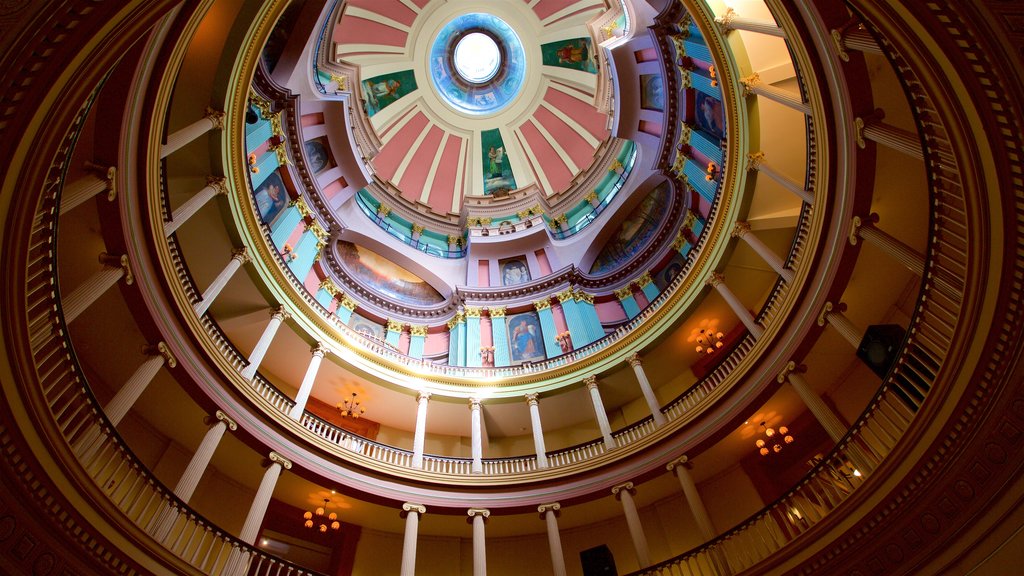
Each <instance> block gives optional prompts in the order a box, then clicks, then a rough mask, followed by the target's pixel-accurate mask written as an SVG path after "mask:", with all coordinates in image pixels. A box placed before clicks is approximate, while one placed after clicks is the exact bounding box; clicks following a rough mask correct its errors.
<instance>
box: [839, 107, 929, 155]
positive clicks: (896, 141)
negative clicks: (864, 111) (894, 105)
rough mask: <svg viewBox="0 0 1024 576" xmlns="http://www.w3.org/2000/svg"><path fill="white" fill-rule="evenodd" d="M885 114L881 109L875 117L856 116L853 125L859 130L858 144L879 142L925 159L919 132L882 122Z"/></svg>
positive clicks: (861, 145) (863, 145)
mask: <svg viewBox="0 0 1024 576" xmlns="http://www.w3.org/2000/svg"><path fill="white" fill-rule="evenodd" d="M883 116H884V114H882V112H881V111H880V110H879V111H877V113H876V116H875V117H874V118H855V119H854V121H853V127H854V128H855V129H856V131H857V146H858V147H860V148H865V147H866V146H867V140H871V141H873V142H877V143H879V144H881V145H882V146H885V147H886V148H889V149H891V150H895V151H897V152H902V153H903V154H906V155H907V156H910V157H911V158H916V159H918V160H924V150H923V149H922V148H921V139H920V138H919V137H918V135H917V134H915V133H913V132H910V131H908V130H904V129H902V128H897V127H895V126H891V125H889V124H886V123H885V122H882V120H881V118H882V117H883Z"/></svg>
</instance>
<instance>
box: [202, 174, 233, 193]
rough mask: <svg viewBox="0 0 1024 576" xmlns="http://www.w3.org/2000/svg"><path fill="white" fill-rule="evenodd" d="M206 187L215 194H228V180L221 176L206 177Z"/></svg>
mask: <svg viewBox="0 0 1024 576" xmlns="http://www.w3.org/2000/svg"><path fill="white" fill-rule="evenodd" d="M206 185H207V186H209V187H210V188H213V189H214V191H215V193H217V194H227V193H228V179H227V178H225V177H223V176H207V177H206Z"/></svg>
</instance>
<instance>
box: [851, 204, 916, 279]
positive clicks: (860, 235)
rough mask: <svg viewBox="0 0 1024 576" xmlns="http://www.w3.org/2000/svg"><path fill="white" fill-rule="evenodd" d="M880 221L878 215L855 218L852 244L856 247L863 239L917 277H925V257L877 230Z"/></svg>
mask: <svg viewBox="0 0 1024 576" xmlns="http://www.w3.org/2000/svg"><path fill="white" fill-rule="evenodd" d="M877 219H878V215H877V214H872V215H871V216H868V217H866V218H861V217H860V216H854V217H853V222H852V229H851V230H850V244H853V245H856V244H857V243H858V242H859V240H861V239H863V240H865V241H867V242H868V243H869V244H872V245H874V246H876V247H877V248H879V249H880V250H881V251H882V252H885V253H886V254H887V255H888V256H889V257H891V258H892V259H893V260H896V261H897V262H899V263H900V264H902V265H903V266H904V267H905V268H906V269H907V270H910V271H911V272H913V273H914V274H915V275H917V276H924V256H922V255H920V254H918V252H917V251H916V250H914V249H913V248H911V247H910V246H907V245H906V244H904V243H903V242H900V241H899V240H897V239H895V238H893V237H892V236H890V235H888V234H886V233H885V232H882V231H881V230H879V229H878V228H875V227H874V226H873V225H872V224H874V223H875V222H876V221H877Z"/></svg>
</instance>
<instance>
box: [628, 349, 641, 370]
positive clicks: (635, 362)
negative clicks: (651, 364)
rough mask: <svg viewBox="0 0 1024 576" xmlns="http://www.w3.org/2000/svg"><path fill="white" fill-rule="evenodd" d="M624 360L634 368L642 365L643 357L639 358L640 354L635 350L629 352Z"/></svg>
mask: <svg viewBox="0 0 1024 576" xmlns="http://www.w3.org/2000/svg"><path fill="white" fill-rule="evenodd" d="M626 362H629V365H630V366H632V367H633V368H636V367H637V366H643V364H644V362H643V359H642V358H640V354H639V353H637V352H633V353H632V354H630V355H629V358H626Z"/></svg>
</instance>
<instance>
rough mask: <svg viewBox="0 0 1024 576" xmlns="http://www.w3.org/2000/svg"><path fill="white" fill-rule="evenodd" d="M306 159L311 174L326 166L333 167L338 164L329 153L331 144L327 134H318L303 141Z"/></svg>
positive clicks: (325, 168)
mask: <svg viewBox="0 0 1024 576" xmlns="http://www.w3.org/2000/svg"><path fill="white" fill-rule="evenodd" d="M305 148H306V161H307V162H308V163H309V170H310V171H311V172H312V173H313V174H319V173H321V172H323V171H324V170H327V169H328V168H334V167H335V166H337V165H338V164H337V163H336V162H335V161H334V156H333V155H332V154H331V145H330V143H329V142H328V141H327V136H320V137H319V138H314V139H312V140H307V141H306V142H305Z"/></svg>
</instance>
